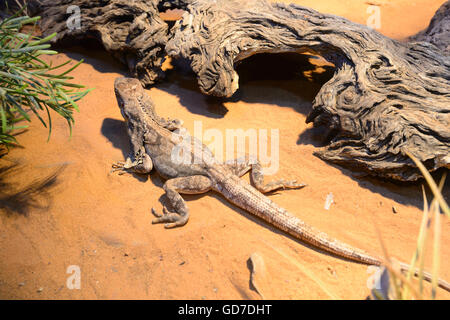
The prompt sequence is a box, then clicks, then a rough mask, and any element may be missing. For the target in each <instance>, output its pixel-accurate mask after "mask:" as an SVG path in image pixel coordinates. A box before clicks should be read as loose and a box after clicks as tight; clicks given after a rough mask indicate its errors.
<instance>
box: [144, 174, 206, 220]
mask: <svg viewBox="0 0 450 320" xmlns="http://www.w3.org/2000/svg"><path fill="white" fill-rule="evenodd" d="M211 186H212V182H211V180H210V179H209V178H208V177H205V176H200V175H199V176H188V177H179V178H174V179H170V180H167V181H166V183H164V186H163V188H164V191H165V192H166V197H167V198H168V199H169V201H170V204H171V205H172V207H173V209H174V210H175V212H171V211H169V210H168V209H167V208H166V207H165V206H164V207H163V214H159V213H157V212H156V210H155V209H154V208H152V213H153V215H155V216H156V219H154V220H153V221H152V223H153V224H156V223H165V225H164V227H165V228H166V229H171V228H176V227H181V226H183V225H185V224H186V223H187V221H188V219H189V208H188V207H187V205H186V202H185V201H184V199H183V198H182V197H181V195H180V193H181V194H201V193H206V192H208V191H209V190H211Z"/></svg>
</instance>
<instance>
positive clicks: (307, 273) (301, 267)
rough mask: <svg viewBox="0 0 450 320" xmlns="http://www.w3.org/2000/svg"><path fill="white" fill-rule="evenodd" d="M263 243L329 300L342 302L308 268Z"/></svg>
mask: <svg viewBox="0 0 450 320" xmlns="http://www.w3.org/2000/svg"><path fill="white" fill-rule="evenodd" d="M264 243H265V244H266V245H267V246H269V247H270V248H271V249H272V250H274V251H275V252H277V253H278V254H279V255H281V256H282V257H283V258H285V259H286V260H288V261H289V262H290V263H292V264H293V265H295V266H296V267H297V268H298V269H300V271H301V272H302V273H303V274H305V275H306V276H307V277H308V278H310V279H311V280H312V281H314V282H315V283H316V284H317V285H318V286H319V287H320V289H322V291H323V292H324V293H325V294H326V295H327V296H328V297H330V298H331V299H333V300H342V299H341V298H339V297H338V296H336V295H335V294H334V293H332V292H331V291H330V290H328V288H327V287H326V285H325V284H324V283H323V282H322V281H321V280H320V279H318V278H317V277H316V276H314V272H312V271H311V270H309V269H308V268H306V267H305V266H304V265H301V264H300V263H298V262H297V261H295V259H292V258H291V257H289V256H288V255H287V254H285V253H284V252H283V251H281V250H280V249H277V248H275V247H273V246H272V245H271V244H269V243H267V242H266V241H264Z"/></svg>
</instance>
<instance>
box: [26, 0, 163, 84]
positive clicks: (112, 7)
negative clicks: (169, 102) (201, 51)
mask: <svg viewBox="0 0 450 320" xmlns="http://www.w3.org/2000/svg"><path fill="white" fill-rule="evenodd" d="M29 2H30V8H32V10H33V13H34V15H41V16H42V20H41V25H40V26H41V29H42V31H43V33H44V35H49V34H52V33H53V32H57V33H58V34H57V36H56V37H55V38H53V40H52V41H53V43H57V44H59V45H72V44H74V43H80V42H81V41H84V40H86V39H88V38H93V39H96V40H97V41H98V42H100V43H101V44H102V45H103V46H104V47H105V49H106V50H107V51H108V52H110V53H112V55H113V56H114V57H115V58H117V59H119V60H120V61H121V62H122V63H124V64H125V65H127V66H128V67H129V69H130V71H131V72H132V74H133V76H134V77H136V78H138V79H139V80H140V81H141V82H142V83H143V85H145V86H148V85H151V84H153V83H154V82H155V81H156V80H158V79H159V78H161V77H162V76H163V72H162V70H161V65H162V62H163V59H164V57H165V50H164V47H165V45H166V42H167V40H168V31H169V30H168V29H169V27H168V25H167V24H166V23H165V22H164V21H163V20H162V19H161V18H160V16H159V11H158V8H157V6H158V3H159V1H158V0H134V1H129V0H58V1H55V0H30V1H29ZM73 5H75V6H78V8H80V14H81V16H80V20H79V21H80V28H73V26H74V23H75V22H76V20H73V19H74V14H76V10H73V9H71V10H69V11H68V10H67V9H68V8H69V7H70V6H73ZM70 17H72V20H70Z"/></svg>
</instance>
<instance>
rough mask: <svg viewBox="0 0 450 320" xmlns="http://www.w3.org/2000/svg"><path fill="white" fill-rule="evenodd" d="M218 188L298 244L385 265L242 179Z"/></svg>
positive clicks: (441, 282) (445, 285) (447, 287)
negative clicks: (307, 221) (326, 231)
mask: <svg viewBox="0 0 450 320" xmlns="http://www.w3.org/2000/svg"><path fill="white" fill-rule="evenodd" d="M219 188H220V189H219V190H218V191H219V192H220V193H222V194H223V195H224V196H225V197H226V198H227V199H228V200H229V201H230V202H232V203H234V204H235V205H237V206H238V207H240V208H242V209H244V210H246V211H248V212H250V213H252V214H254V215H255V216H257V217H259V218H261V219H263V220H265V221H266V222H268V223H269V224H270V225H272V226H274V227H276V228H278V229H280V230H282V231H284V232H286V233H288V234H289V235H291V236H293V237H294V238H296V239H298V240H301V241H304V242H306V243H308V244H310V245H312V246H314V247H317V248H320V249H322V250H324V251H326V252H329V253H331V254H334V255H336V256H338V257H342V258H345V259H349V260H352V261H355V262H359V263H364V264H367V265H375V266H381V265H382V259H379V258H376V257H374V256H372V255H370V254H368V253H366V252H365V251H363V250H360V249H357V248H354V247H352V246H350V245H348V244H346V243H344V242H341V241H339V240H337V239H334V238H331V237H330V236H328V235H327V234H326V233H324V232H321V231H320V230H317V229H315V228H314V227H312V226H310V225H308V224H307V223H305V222H304V221H303V220H301V219H299V218H297V217H296V216H294V215H293V214H291V213H290V212H288V211H287V210H285V209H283V208H281V207H279V206H278V205H277V204H276V203H274V202H273V201H272V200H270V199H269V198H267V197H266V196H264V195H263V194H262V193H261V192H259V191H258V190H256V189H255V188H253V187H252V186H251V185H249V184H248V183H246V182H245V181H243V180H241V179H239V178H236V179H226V180H225V182H224V184H223V185H222V186H220V187H219ZM409 269H410V266H409V265H408V264H406V263H403V262H402V263H400V271H401V272H402V273H407V272H408V271H409ZM420 273H421V275H422V277H423V279H424V280H425V281H428V282H432V280H433V277H432V275H431V274H430V273H429V272H420V271H419V270H418V269H416V270H414V276H419V275H420ZM438 286H439V287H440V288H442V289H444V290H446V291H448V292H450V284H449V283H448V282H446V281H445V280H441V279H439V280H438Z"/></svg>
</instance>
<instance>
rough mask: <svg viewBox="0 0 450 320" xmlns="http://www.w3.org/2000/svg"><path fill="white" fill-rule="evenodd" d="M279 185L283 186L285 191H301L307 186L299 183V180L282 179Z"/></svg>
mask: <svg viewBox="0 0 450 320" xmlns="http://www.w3.org/2000/svg"><path fill="white" fill-rule="evenodd" d="M279 183H280V184H282V185H283V189H301V188H304V187H306V186H307V185H306V184H305V183H297V180H291V181H286V180H284V179H282V180H281V181H280V182H279Z"/></svg>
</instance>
